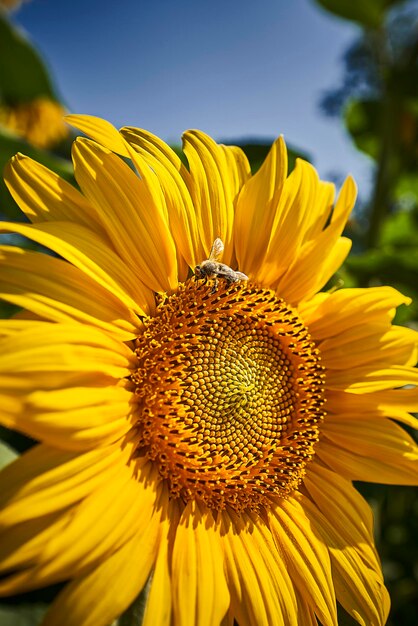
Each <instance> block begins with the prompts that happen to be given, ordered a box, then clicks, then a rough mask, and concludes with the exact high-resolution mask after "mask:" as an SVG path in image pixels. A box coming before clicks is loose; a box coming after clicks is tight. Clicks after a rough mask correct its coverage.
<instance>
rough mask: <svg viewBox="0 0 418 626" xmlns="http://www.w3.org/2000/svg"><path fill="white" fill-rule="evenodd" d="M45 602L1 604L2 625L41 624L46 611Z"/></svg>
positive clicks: (0, 617) (0, 618) (22, 625)
mask: <svg viewBox="0 0 418 626" xmlns="http://www.w3.org/2000/svg"><path fill="white" fill-rule="evenodd" d="M46 609H47V606H46V605H44V604H40V603H37V604H20V605H10V606H7V605H5V606H0V624H1V625H2V626H39V624H40V623H41V622H42V618H43V617H44V615H45V613H46Z"/></svg>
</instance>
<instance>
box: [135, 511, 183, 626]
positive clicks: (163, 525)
mask: <svg viewBox="0 0 418 626" xmlns="http://www.w3.org/2000/svg"><path fill="white" fill-rule="evenodd" d="M178 508H179V507H178V504H177V503H176V501H174V500H171V502H169V503H168V505H167V514H166V515H164V516H162V519H161V521H160V539H159V544H158V553H157V557H156V561H155V568H154V571H153V573H152V581H151V588H150V591H149V595H148V599H147V604H146V607H145V613H144V618H143V621H142V626H170V624H171V616H172V590H171V575H170V563H171V553H172V542H171V541H170V534H171V532H172V531H173V529H175V528H177V526H178V522H179V518H180V512H179V510H178ZM169 545H170V548H169Z"/></svg>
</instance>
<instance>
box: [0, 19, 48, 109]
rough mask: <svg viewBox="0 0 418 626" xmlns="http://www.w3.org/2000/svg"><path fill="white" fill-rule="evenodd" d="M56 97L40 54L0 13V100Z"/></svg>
mask: <svg viewBox="0 0 418 626" xmlns="http://www.w3.org/2000/svg"><path fill="white" fill-rule="evenodd" d="M41 96H46V97H48V98H50V99H51V100H58V98H57V96H56V94H55V91H54V89H53V86H52V83H51V80H50V77H49V74H48V71H47V69H46V67H45V65H44V62H43V61H42V59H41V57H40V55H39V54H38V52H37V51H36V50H35V48H34V47H33V46H32V44H31V43H30V42H29V41H28V39H27V38H26V36H25V35H24V34H23V33H22V32H21V31H20V30H18V29H16V28H15V27H14V26H13V25H12V24H11V22H10V21H9V20H8V19H7V17H6V15H5V14H4V13H2V12H0V101H3V102H5V103H6V104H10V105H12V104H15V103H19V102H28V101H30V100H34V99H36V98H39V97H41Z"/></svg>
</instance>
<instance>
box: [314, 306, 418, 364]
mask: <svg viewBox="0 0 418 626" xmlns="http://www.w3.org/2000/svg"><path fill="white" fill-rule="evenodd" d="M319 348H320V351H321V358H322V363H323V365H324V366H325V367H326V368H329V369H339V370H340V369H347V368H354V367H363V366H366V365H369V366H373V367H375V368H376V369H380V368H382V367H385V365H394V364H395V363H396V364H399V365H412V366H413V365H415V363H416V362H417V354H418V333H417V332H416V331H415V330H412V328H405V327H403V326H392V327H391V328H390V329H389V330H388V331H386V332H382V330H380V331H377V332H375V326H374V325H372V324H370V323H368V320H367V318H366V319H365V320H364V323H363V325H361V326H355V325H354V326H353V328H351V329H350V330H346V331H344V332H341V333H340V335H339V336H338V337H332V339H325V340H324V341H323V342H321V343H320V345H319Z"/></svg>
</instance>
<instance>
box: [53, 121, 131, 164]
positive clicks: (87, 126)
mask: <svg viewBox="0 0 418 626" xmlns="http://www.w3.org/2000/svg"><path fill="white" fill-rule="evenodd" d="M65 121H66V122H67V123H68V124H71V126H74V127H75V128H78V129H79V130H81V131H82V132H83V133H84V134H85V135H87V137H91V139H94V141H97V143H99V144H101V145H102V146H105V148H108V149H109V150H112V152H116V153H117V154H120V155H121V156H124V157H127V158H129V156H130V154H129V150H128V148H127V146H126V144H125V142H124V140H123V138H122V137H121V136H120V134H119V133H118V131H117V130H116V128H115V127H114V126H112V124H110V122H107V121H106V120H102V119H101V118H99V117H95V116H94V115H66V116H65Z"/></svg>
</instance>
